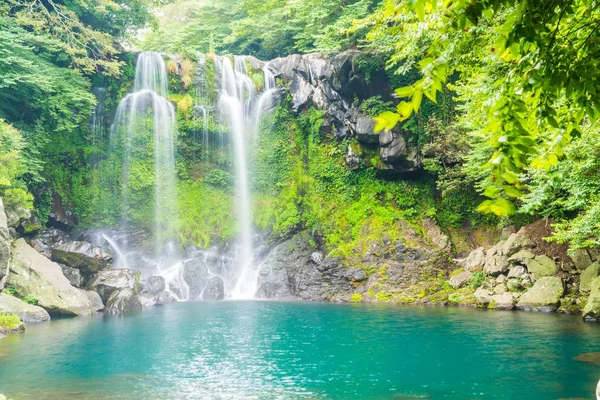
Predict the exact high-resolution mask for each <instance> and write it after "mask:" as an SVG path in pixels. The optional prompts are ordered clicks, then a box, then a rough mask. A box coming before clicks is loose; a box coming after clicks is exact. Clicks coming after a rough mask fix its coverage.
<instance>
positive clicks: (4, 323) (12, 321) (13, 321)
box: [0, 314, 24, 331]
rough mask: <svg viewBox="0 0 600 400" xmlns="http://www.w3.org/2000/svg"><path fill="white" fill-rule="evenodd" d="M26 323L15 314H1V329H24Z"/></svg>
mask: <svg viewBox="0 0 600 400" xmlns="http://www.w3.org/2000/svg"><path fill="white" fill-rule="evenodd" d="M23 328H24V324H23V322H22V321H21V319H20V318H19V317H18V316H16V315H14V314H0V331H2V330H9V331H12V330H18V329H23Z"/></svg>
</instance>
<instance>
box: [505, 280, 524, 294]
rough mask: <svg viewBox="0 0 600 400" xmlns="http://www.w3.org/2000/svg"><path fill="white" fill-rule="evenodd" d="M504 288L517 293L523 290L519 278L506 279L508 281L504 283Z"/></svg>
mask: <svg viewBox="0 0 600 400" xmlns="http://www.w3.org/2000/svg"><path fill="white" fill-rule="evenodd" d="M506 287H507V288H508V290H509V291H510V292H517V291H519V290H521V289H523V285H522V283H521V279H520V278H508V281H506Z"/></svg>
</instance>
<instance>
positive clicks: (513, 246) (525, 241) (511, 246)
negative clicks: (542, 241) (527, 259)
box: [502, 233, 535, 257]
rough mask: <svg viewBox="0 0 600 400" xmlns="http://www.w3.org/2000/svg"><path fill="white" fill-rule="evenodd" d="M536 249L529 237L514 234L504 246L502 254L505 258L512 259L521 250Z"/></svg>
mask: <svg viewBox="0 0 600 400" xmlns="http://www.w3.org/2000/svg"><path fill="white" fill-rule="evenodd" d="M534 247H535V243H533V242H532V241H531V240H530V239H529V238H528V237H527V236H525V235H523V234H518V233H513V234H512V235H510V236H509V237H508V239H506V242H504V244H503V245H502V252H503V254H504V255H505V256H507V257H510V256H512V255H513V254H516V253H518V252H519V251H521V250H527V249H533V248H534Z"/></svg>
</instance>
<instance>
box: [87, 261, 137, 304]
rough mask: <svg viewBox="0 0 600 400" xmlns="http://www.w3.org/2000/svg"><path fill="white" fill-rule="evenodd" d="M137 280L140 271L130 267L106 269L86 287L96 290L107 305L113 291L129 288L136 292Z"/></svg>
mask: <svg viewBox="0 0 600 400" xmlns="http://www.w3.org/2000/svg"><path fill="white" fill-rule="evenodd" d="M139 280H140V273H139V272H137V271H134V270H132V269H125V268H123V269H118V268H115V269H106V270H104V271H102V272H100V273H99V274H98V275H96V276H95V277H94V278H93V279H92V280H91V281H90V283H89V284H88V289H89V290H93V291H95V292H97V293H98V294H99V295H100V298H101V299H102V301H104V302H106V304H107V307H108V299H109V298H110V296H111V295H112V294H113V292H117V291H121V290H123V289H130V290H131V291H132V292H134V293H136V292H137V286H138V284H139Z"/></svg>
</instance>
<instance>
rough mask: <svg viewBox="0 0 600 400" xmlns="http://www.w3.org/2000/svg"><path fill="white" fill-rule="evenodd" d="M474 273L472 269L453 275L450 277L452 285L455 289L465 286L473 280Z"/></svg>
mask: <svg viewBox="0 0 600 400" xmlns="http://www.w3.org/2000/svg"><path fill="white" fill-rule="evenodd" d="M472 275H473V273H472V272H470V271H464V272H461V273H459V274H456V275H453V276H451V277H450V286H452V287H453V288H455V289H458V288H461V287H463V286H465V285H466V284H467V283H469V281H470V280H471V276H472Z"/></svg>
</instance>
